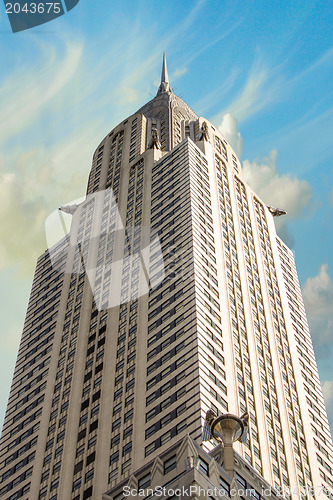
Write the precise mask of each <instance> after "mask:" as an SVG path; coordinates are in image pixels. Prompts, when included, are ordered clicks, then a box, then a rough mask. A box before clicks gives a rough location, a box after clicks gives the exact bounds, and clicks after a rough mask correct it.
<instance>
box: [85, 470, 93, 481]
mask: <svg viewBox="0 0 333 500" xmlns="http://www.w3.org/2000/svg"><path fill="white" fill-rule="evenodd" d="M94 472H95V470H94V469H91V470H90V471H88V472H87V473H86V477H85V481H84V482H85V483H87V482H88V481H91V480H92V479H93V477H94Z"/></svg>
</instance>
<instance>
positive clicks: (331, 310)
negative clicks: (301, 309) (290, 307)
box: [302, 264, 333, 359]
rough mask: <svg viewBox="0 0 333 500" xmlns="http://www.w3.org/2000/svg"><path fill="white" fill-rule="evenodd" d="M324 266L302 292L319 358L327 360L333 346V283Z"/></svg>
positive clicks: (306, 283) (307, 281)
mask: <svg viewBox="0 0 333 500" xmlns="http://www.w3.org/2000/svg"><path fill="white" fill-rule="evenodd" d="M328 270H329V269H328V265H327V264H323V265H322V266H321V267H320V269H319V273H318V275H317V276H314V277H310V278H308V279H307V280H306V282H305V283H304V285H303V288H302V292H303V298H304V303H305V308H306V312H307V316H308V320H309V325H310V331H311V336H312V341H313V345H314V348H315V351H316V355H317V358H318V359H320V358H326V357H328V356H330V355H331V353H332V345H333V282H332V280H331V278H330V275H329V273H328Z"/></svg>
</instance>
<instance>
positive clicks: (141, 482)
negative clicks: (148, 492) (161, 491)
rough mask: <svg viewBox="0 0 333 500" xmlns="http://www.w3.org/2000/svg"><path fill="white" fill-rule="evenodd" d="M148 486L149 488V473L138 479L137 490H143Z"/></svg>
mask: <svg viewBox="0 0 333 500" xmlns="http://www.w3.org/2000/svg"><path fill="white" fill-rule="evenodd" d="M148 486H150V472H148V474H145V475H144V476H142V477H140V479H139V480H138V489H144V488H147V487H148Z"/></svg>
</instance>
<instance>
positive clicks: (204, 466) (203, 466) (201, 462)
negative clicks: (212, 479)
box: [199, 457, 209, 476]
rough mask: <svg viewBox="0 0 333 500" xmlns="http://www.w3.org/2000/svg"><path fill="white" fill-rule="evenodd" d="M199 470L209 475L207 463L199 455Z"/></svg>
mask: <svg viewBox="0 0 333 500" xmlns="http://www.w3.org/2000/svg"><path fill="white" fill-rule="evenodd" d="M199 470H201V471H202V472H203V473H204V474H206V476H209V467H208V463H207V462H205V461H204V460H203V459H202V458H200V457H199Z"/></svg>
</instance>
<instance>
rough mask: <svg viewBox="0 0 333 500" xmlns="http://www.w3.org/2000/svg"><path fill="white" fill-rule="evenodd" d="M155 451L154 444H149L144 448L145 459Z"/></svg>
mask: <svg viewBox="0 0 333 500" xmlns="http://www.w3.org/2000/svg"><path fill="white" fill-rule="evenodd" d="M154 450H155V443H151V444H149V445H148V446H146V447H145V457H147V456H148V455H150V454H151V453H153V451H154Z"/></svg>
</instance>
